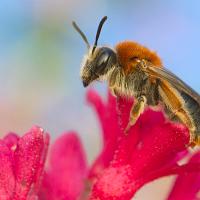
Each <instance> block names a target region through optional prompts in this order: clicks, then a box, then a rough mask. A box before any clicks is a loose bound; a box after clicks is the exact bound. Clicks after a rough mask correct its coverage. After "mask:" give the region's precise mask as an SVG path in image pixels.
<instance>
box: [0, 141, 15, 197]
mask: <svg viewBox="0 0 200 200" xmlns="http://www.w3.org/2000/svg"><path fill="white" fill-rule="evenodd" d="M12 161H13V160H12V153H11V151H10V150H9V148H8V147H7V146H6V144H5V143H4V141H2V140H0V199H1V200H11V199H12V197H13V192H14V188H15V178H14V174H13V168H12V167H13V166H12V165H13V163H12Z"/></svg>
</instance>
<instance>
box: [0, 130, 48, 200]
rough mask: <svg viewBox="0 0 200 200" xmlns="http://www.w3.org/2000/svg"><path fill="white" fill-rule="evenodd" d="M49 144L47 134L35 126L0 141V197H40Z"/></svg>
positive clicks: (27, 199) (10, 199) (5, 199)
mask: <svg viewBox="0 0 200 200" xmlns="http://www.w3.org/2000/svg"><path fill="white" fill-rule="evenodd" d="M48 143H49V136H48V134H46V133H44V131H43V130H42V129H41V128H39V127H33V128H32V129H31V130H30V131H29V132H28V133H26V134H25V135H24V136H22V137H18V136H17V135H16V134H14V133H10V134H8V135H7V136H6V137H5V138H4V139H2V140H0V199H1V200H33V199H37V193H38V191H39V189H40V183H41V178H42V174H43V169H44V163H45V159H46V154H47V148H48Z"/></svg>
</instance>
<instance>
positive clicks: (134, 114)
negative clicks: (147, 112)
mask: <svg viewBox="0 0 200 200" xmlns="http://www.w3.org/2000/svg"><path fill="white" fill-rule="evenodd" d="M145 105H146V97H145V96H140V97H138V98H137V99H136V103H134V104H133V106H132V108H131V111H130V118H129V122H128V125H127V127H126V129H125V134H127V132H128V131H129V129H130V128H131V127H132V126H133V125H134V124H135V123H136V121H137V119H138V118H139V116H140V115H141V114H142V113H143V111H144V108H145Z"/></svg>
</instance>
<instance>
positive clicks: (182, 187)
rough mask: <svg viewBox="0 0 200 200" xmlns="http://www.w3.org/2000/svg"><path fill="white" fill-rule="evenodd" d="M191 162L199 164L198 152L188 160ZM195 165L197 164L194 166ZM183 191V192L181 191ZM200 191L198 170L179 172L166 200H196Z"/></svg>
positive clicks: (199, 172)
mask: <svg viewBox="0 0 200 200" xmlns="http://www.w3.org/2000/svg"><path fill="white" fill-rule="evenodd" d="M191 163H199V164H200V152H197V153H196V154H195V155H194V156H193V157H192V158H191V160H190V161H189V163H188V165H190V164H191ZM196 167H197V166H196ZM183 191H184V192H183ZM199 191H200V171H198V172H187V171H186V170H185V173H183V174H180V175H179V176H178V177H177V179H176V181H175V183H174V186H173V188H172V190H171V192H170V194H169V197H168V198H167V199H168V200H179V199H181V200H190V199H191V200H193V199H194V200H195V199H196V200H197V199H199Z"/></svg>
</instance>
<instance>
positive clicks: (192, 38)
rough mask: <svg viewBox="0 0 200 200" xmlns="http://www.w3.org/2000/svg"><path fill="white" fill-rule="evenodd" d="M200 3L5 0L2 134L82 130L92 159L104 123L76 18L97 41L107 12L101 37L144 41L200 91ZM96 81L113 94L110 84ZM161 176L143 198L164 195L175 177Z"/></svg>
mask: <svg viewBox="0 0 200 200" xmlns="http://www.w3.org/2000/svg"><path fill="white" fill-rule="evenodd" d="M199 8H200V2H199V1H198V0H196V1H195V0H194V1H192V2H191V1H186V0H177V1H173V0H169V1H158V0H148V1H147V0H146V1H145V0H140V1H139V0H126V1H123V0H110V1H106V0H101V1H100V0H98V1H97V0H85V1H81V0H18V1H16V0H14V1H13V0H1V1H0V83H1V84H0V95H1V98H0V99H1V101H0V123H1V126H0V133H1V135H3V134H5V133H7V132H9V131H14V132H17V133H19V134H22V133H24V132H26V131H27V130H29V129H30V127H32V126H33V125H34V124H37V125H39V126H41V127H43V128H44V129H45V130H47V131H48V132H49V133H50V134H51V135H52V137H53V138H55V137H57V136H58V135H59V134H61V133H62V132H64V131H66V130H76V131H78V133H79V135H80V137H81V138H82V140H83V143H84V146H85V149H86V151H87V152H88V155H89V161H90V162H91V161H92V159H93V158H94V157H95V155H96V154H97V152H98V151H99V149H100V142H99V139H100V131H101V130H100V129H99V124H98V122H97V120H96V116H95V115H94V112H93V111H92V109H91V108H90V107H89V106H88V105H87V104H86V101H85V93H86V90H85V89H84V88H83V86H82V83H81V81H80V78H79V70H80V63H81V60H82V57H83V55H84V54H85V53H86V46H85V44H84V42H83V41H82V39H81V37H80V36H79V35H78V34H77V32H75V30H73V28H72V26H71V21H72V20H75V21H76V22H77V23H78V24H79V26H80V27H81V29H82V30H83V31H84V33H85V34H86V35H87V37H88V40H89V41H90V42H91V43H93V41H94V37H95V34H96V29H97V26H98V23H99V21H100V19H101V18H102V16H104V15H107V16H108V20H107V22H106V23H105V25H104V27H103V30H102V33H101V36H100V40H99V44H102V45H103V44H106V45H109V46H114V45H115V44H116V43H117V42H119V41H123V40H127V39H128V40H135V41H138V42H139V43H141V44H143V45H146V46H147V47H149V48H151V49H153V50H156V51H157V53H158V54H159V55H160V56H161V58H162V59H163V62H164V65H165V66H166V67H167V68H169V69H170V70H172V71H173V72H174V73H176V74H177V75H178V76H179V77H181V78H182V79H183V80H184V81H186V82H187V83H188V84H189V85H191V86H192V87H193V88H194V89H195V90H197V91H198V92H200V84H199V79H200V78H199V72H200V68H199V67H200V64H199V58H200V51H199V47H200V37H199V36H200V12H199ZM93 87H95V88H97V90H99V91H100V92H101V93H102V94H105V93H106V92H105V91H106V85H105V84H95V85H94V86H93ZM89 152H90V153H89ZM161 182H162V183H165V184H161ZM161 182H159V181H158V182H157V184H154V183H153V184H150V185H151V186H147V187H145V188H144V189H143V190H145V191H146V192H144V191H143V190H142V191H141V192H139V193H138V195H136V199H151V198H150V194H151V195H152V199H154V200H155V199H163V196H165V194H166V193H167V191H168V190H169V188H168V186H167V185H168V184H167V183H168V182H170V180H169V179H167V180H166V179H164V181H163V180H161ZM152 187H153V188H154V191H155V192H154V193H152V192H150V191H152ZM164 187H166V189H164ZM145 195H148V196H146V197H145Z"/></svg>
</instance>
